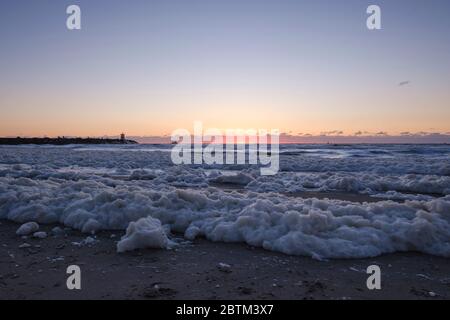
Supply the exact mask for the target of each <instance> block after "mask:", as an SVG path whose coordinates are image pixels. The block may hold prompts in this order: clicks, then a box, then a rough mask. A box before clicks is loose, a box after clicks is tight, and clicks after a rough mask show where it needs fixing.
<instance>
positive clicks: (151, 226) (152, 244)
mask: <svg viewBox="0 0 450 320" xmlns="http://www.w3.org/2000/svg"><path fill="white" fill-rule="evenodd" d="M170 243H171V241H170V240H169V238H168V237H167V235H166V233H165V230H164V229H163V227H162V225H161V221H159V220H157V219H153V218H151V217H147V218H141V219H139V220H138V221H136V222H130V224H129V225H128V227H127V232H126V234H125V235H124V236H123V237H122V240H120V241H119V243H118V244H117V252H125V251H132V250H135V249H142V248H159V249H167V248H169V245H170Z"/></svg>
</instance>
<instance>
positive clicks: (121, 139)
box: [120, 133, 125, 142]
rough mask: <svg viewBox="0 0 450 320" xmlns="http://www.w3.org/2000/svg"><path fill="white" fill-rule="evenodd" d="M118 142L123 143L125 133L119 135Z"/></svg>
mask: <svg viewBox="0 0 450 320" xmlns="http://www.w3.org/2000/svg"><path fill="white" fill-rule="evenodd" d="M120 141H122V142H125V133H121V134H120Z"/></svg>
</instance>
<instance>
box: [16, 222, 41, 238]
mask: <svg viewBox="0 0 450 320" xmlns="http://www.w3.org/2000/svg"><path fill="white" fill-rule="evenodd" d="M38 230H39V225H38V224H37V223H36V222H27V223H24V224H22V225H21V226H20V227H19V229H17V231H16V234H17V235H18V236H27V235H29V234H32V233H34V232H36V231H38Z"/></svg>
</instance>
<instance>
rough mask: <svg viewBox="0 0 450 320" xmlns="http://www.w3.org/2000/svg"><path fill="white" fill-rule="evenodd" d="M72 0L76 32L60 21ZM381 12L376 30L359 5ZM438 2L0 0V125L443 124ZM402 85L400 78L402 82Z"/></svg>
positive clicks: (161, 131)
mask: <svg viewBox="0 0 450 320" xmlns="http://www.w3.org/2000/svg"><path fill="white" fill-rule="evenodd" d="M70 4H78V5H80V7H81V10H82V30H79V31H69V30H67V28H66V18H67V15H66V13H65V10H66V7H67V6H68V5H70ZM369 4H378V5H379V6H380V7H381V9H382V28H383V29H382V30H379V31H369V30H368V29H367V28H366V18H367V14H366V8H367V6H368V5H369ZM449 13H450V1H448V0H431V1H424V0H417V1H416V0H395V1H381V0H371V1H365V0H345V1H335V0H329V1H324V0H319V1H318V0H315V1H301V0H292V1H290V0H267V1H265V0H227V1H224V0H220V1H219V0H131V1H116V0H108V1H106V0H95V1H92V0H90V1H75V0H73V1H51V0H40V1H35V0H28V1H25V0H21V1H16V0H2V1H1V2H0V41H1V42H0V111H1V117H0V136H17V135H21V136H43V135H47V136H58V135H66V136H68V135H72V136H75V135H76V136H103V135H116V134H118V133H120V132H126V133H127V134H128V135H131V136H159V135H165V134H170V133H171V132H172V131H173V130H174V129H176V128H187V129H190V128H192V125H193V122H194V121H195V120H199V121H203V123H204V126H205V127H215V128H267V129H275V128H276V129H280V131H282V132H286V133H288V134H290V135H299V134H301V135H304V134H311V135H321V134H322V135H326V134H336V135H354V134H355V133H357V132H359V133H360V134H361V135H373V134H376V133H388V134H391V135H400V134H401V133H403V135H406V132H408V134H415V133H418V132H423V133H440V134H450V133H449V132H450V90H449V89H450V16H449ZM402 82H403V84H402V85H400V84H401V83H402Z"/></svg>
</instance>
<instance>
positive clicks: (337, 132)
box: [320, 130, 344, 136]
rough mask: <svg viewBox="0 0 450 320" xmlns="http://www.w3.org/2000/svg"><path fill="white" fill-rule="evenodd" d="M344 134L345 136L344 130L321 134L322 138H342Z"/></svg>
mask: <svg viewBox="0 0 450 320" xmlns="http://www.w3.org/2000/svg"><path fill="white" fill-rule="evenodd" d="M342 134H344V131H342V130H333V131H324V132H321V133H320V135H321V136H340V135H342Z"/></svg>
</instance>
